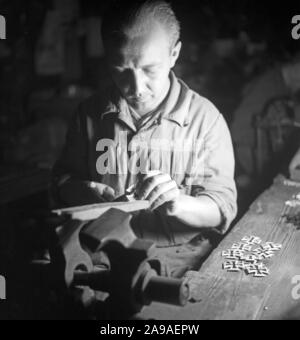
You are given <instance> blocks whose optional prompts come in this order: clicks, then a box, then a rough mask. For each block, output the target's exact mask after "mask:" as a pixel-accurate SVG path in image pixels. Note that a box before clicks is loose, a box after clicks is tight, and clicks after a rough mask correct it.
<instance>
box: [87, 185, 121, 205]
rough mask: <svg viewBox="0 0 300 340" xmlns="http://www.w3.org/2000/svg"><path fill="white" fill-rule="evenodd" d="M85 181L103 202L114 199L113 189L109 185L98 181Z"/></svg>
mask: <svg viewBox="0 0 300 340" xmlns="http://www.w3.org/2000/svg"><path fill="white" fill-rule="evenodd" d="M85 183H86V184H87V186H88V187H89V188H90V189H91V190H92V191H93V192H94V193H95V194H96V195H97V196H98V197H99V199H103V200H104V202H112V201H113V200H114V199H115V191H114V189H113V188H111V187H110V186H108V185H106V184H102V183H98V182H89V181H86V182H85Z"/></svg>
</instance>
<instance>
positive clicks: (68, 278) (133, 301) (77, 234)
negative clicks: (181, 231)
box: [48, 208, 189, 316]
mask: <svg viewBox="0 0 300 340" xmlns="http://www.w3.org/2000/svg"><path fill="white" fill-rule="evenodd" d="M131 218H132V215H131V214H130V213H128V212H124V211H122V210H120V209H116V208H111V209H109V210H106V211H105V212H104V213H103V214H101V215H100V216H99V217H98V218H96V219H94V220H90V221H82V220H79V219H73V218H70V219H68V220H67V221H66V222H65V223H63V224H62V225H59V226H56V227H55V234H54V236H53V235H52V242H51V244H52V245H51V246H50V247H49V255H50V263H49V267H50V268H51V275H50V276H51V280H55V281H56V284H57V283H58V282H59V283H60V284H61V285H63V286H64V287H66V288H67V289H69V290H70V289H71V290H76V289H80V290H81V291H82V292H83V293H84V294H82V298H81V299H82V303H83V304H84V305H91V303H93V304H94V303H95V302H97V301H98V302H100V301H101V300H102V302H103V297H104V296H106V298H107V300H108V301H109V304H110V306H114V307H115V308H117V309H120V307H121V306H122V309H123V310H125V311H126V312H124V313H125V314H126V315H127V316H128V315H134V314H136V313H138V312H139V311H140V310H141V309H142V308H143V306H145V305H149V304H150V303H151V302H160V303H167V304H172V305H177V306H183V305H185V304H186V302H187V301H188V297H189V288H188V286H187V285H186V284H185V283H184V281H183V280H180V279H173V278H166V277H162V276H160V275H159V273H160V266H161V263H160V261H159V260H158V259H157V258H156V257H155V251H156V246H155V244H154V243H152V242H149V241H146V240H142V239H138V238H137V237H136V236H135V234H134V233H133V231H132V229H131V226H130V220H131ZM48 277H49V274H48ZM124 313H123V315H124Z"/></svg>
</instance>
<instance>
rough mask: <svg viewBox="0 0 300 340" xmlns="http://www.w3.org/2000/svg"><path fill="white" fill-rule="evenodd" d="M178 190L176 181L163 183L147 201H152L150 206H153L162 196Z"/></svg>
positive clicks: (152, 192)
mask: <svg viewBox="0 0 300 340" xmlns="http://www.w3.org/2000/svg"><path fill="white" fill-rule="evenodd" d="M176 188H177V184H176V183H175V182H174V181H169V182H165V183H162V184H160V185H158V186H157V187H155V188H154V189H153V190H152V191H151V193H150V194H149V195H148V197H147V200H148V201H150V204H152V203H153V202H154V201H156V200H157V199H158V198H159V197H160V196H161V195H163V194H164V193H166V192H168V191H170V190H172V189H176Z"/></svg>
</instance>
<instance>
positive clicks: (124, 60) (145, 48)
mask: <svg viewBox="0 0 300 340" xmlns="http://www.w3.org/2000/svg"><path fill="white" fill-rule="evenodd" d="M169 54H170V37H169V35H168V33H167V31H166V29H165V28H163V27H162V26H161V25H159V24H157V23H155V24H154V25H153V26H152V27H149V29H145V30H143V31H141V30H140V31H138V33H137V34H133V33H130V31H129V32H128V33H127V32H126V39H125V40H124V41H123V42H122V44H115V45H113V44H111V45H110V46H109V48H108V50H107V57H108V61H109V63H110V64H115V65H123V64H129V63H133V64H151V63H158V62H162V61H163V59H164V58H167V57H168V56H169Z"/></svg>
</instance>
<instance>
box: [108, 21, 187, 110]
mask: <svg viewBox="0 0 300 340" xmlns="http://www.w3.org/2000/svg"><path fill="white" fill-rule="evenodd" d="M180 48H181V44H180V43H178V44H177V45H176V46H175V47H173V48H170V38H169V36H168V34H167V32H166V29H165V28H164V27H162V26H161V25H159V24H157V23H156V22H154V23H153V25H152V26H151V28H150V29H149V30H148V31H147V32H144V33H141V34H139V35H138V36H135V37H132V38H130V37H129V38H128V39H127V40H126V42H125V43H123V44H122V45H121V46H110V47H109V48H108V51H107V59H108V63H109V67H110V70H111V75H112V78H113V80H114V82H115V84H116V86H117V87H118V89H119V90H120V92H121V94H122V96H123V97H124V98H125V99H126V101H127V103H128V104H129V105H130V106H131V107H132V108H133V109H134V110H135V111H136V112H137V113H139V114H141V115H144V114H147V113H149V112H151V111H153V110H155V109H156V108H157V107H158V106H159V105H160V103H161V102H162V101H163V100H164V98H165V97H166V95H167V93H168V90H169V86H170V80H169V73H170V69H171V68H172V67H173V66H174V65H175V62H176V60H177V58H178V56H179V52H180Z"/></svg>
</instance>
